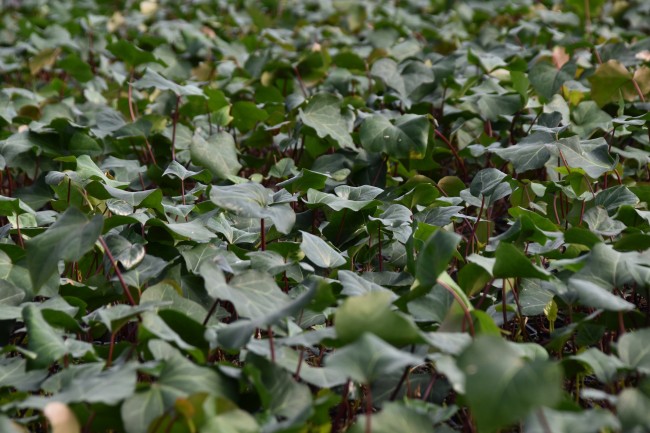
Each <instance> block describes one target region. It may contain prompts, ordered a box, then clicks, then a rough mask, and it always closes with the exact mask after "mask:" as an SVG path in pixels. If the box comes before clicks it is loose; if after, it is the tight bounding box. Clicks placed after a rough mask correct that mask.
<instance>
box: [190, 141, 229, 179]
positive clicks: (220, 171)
mask: <svg viewBox="0 0 650 433" xmlns="http://www.w3.org/2000/svg"><path fill="white" fill-rule="evenodd" d="M190 154H191V155H192V162H193V163H194V164H196V165H198V166H200V167H205V168H207V169H208V170H209V171H210V173H212V177H213V178H215V179H228V176H230V175H236V174H237V173H239V170H241V168H242V165H241V164H240V163H239V160H238V159H237V156H238V154H237V146H236V145H235V140H234V139H233V137H232V135H230V134H228V133H227V132H224V131H222V132H218V133H216V134H214V135H211V136H210V137H208V139H207V140H205V139H204V138H203V137H201V136H200V135H199V134H194V137H193V138H192V144H191V145H190Z"/></svg>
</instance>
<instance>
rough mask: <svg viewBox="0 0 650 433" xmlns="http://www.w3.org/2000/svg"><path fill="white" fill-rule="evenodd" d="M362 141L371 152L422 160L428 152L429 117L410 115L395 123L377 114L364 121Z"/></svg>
mask: <svg viewBox="0 0 650 433" xmlns="http://www.w3.org/2000/svg"><path fill="white" fill-rule="evenodd" d="M359 138H360V139H361V145H362V146H363V147H364V148H365V149H366V150H369V151H371V152H378V153H385V154H387V155H389V156H391V157H393V158H410V159H422V158H424V155H425V153H426V151H427V142H428V139H429V120H428V119H427V117H426V116H417V115H414V114H407V115H404V116H401V117H399V118H397V119H396V120H395V124H392V123H391V122H390V121H389V120H388V119H387V118H385V117H384V116H380V115H374V116H371V117H368V118H366V120H364V122H363V124H362V125H361V130H360V131H359Z"/></svg>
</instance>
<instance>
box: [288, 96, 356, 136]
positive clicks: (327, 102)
mask: <svg viewBox="0 0 650 433" xmlns="http://www.w3.org/2000/svg"><path fill="white" fill-rule="evenodd" d="M300 120H302V122H303V123H304V124H305V125H307V126H309V127H310V128H313V129H314V130H315V131H316V134H317V135H318V136H319V137H320V138H325V137H330V138H332V139H333V140H334V141H335V142H337V143H338V145H339V146H340V147H341V148H344V149H354V148H355V146H354V143H353V141H352V136H350V133H349V130H350V126H349V122H348V120H347V119H345V118H344V117H343V116H342V115H341V102H340V101H339V99H338V98H337V97H336V96H334V95H330V94H327V93H319V94H317V95H314V96H313V97H312V98H311V99H310V100H309V102H308V103H307V105H306V106H305V108H304V110H303V109H300Z"/></svg>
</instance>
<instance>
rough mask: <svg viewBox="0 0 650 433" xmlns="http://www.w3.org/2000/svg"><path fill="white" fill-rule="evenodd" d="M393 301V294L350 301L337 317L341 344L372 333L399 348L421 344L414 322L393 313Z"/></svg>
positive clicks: (338, 310)
mask: <svg viewBox="0 0 650 433" xmlns="http://www.w3.org/2000/svg"><path fill="white" fill-rule="evenodd" d="M392 298H393V297H392V296H391V294H390V293H389V292H370V293H366V294H364V295H361V296H353V297H350V298H348V299H346V300H345V302H343V304H342V305H341V306H340V307H339V308H338V309H337V310H336V314H335V315H334V327H335V329H336V335H337V337H338V338H339V340H341V341H343V342H344V343H348V342H350V341H354V340H356V339H358V338H359V337H361V335H363V334H364V333H372V334H374V335H376V336H378V337H379V338H381V339H383V340H384V341H387V342H388V343H391V344H394V345H395V346H403V345H406V344H409V343H412V344H414V343H416V342H418V341H420V340H421V339H422V337H421V336H420V333H419V331H418V328H417V327H416V326H415V323H414V322H413V321H412V320H411V318H410V317H408V316H405V315H403V314H401V313H399V312H396V311H393V310H392V308H391V307H392V304H391V300H392Z"/></svg>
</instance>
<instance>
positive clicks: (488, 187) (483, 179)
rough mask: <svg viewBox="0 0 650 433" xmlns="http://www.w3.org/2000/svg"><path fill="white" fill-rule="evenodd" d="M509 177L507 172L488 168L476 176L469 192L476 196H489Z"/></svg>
mask: <svg viewBox="0 0 650 433" xmlns="http://www.w3.org/2000/svg"><path fill="white" fill-rule="evenodd" d="M506 177H507V175H506V174H505V173H503V172H502V171H500V170H497V169H496V168H486V169H483V170H481V171H479V172H478V173H476V175H475V176H474V178H473V179H472V183H471V184H470V186H469V192H470V193H471V194H472V195H473V196H474V197H480V196H481V195H483V196H489V195H492V193H493V192H494V191H495V190H496V188H497V187H498V186H499V184H500V183H501V182H503V181H504V179H505V178H506Z"/></svg>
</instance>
